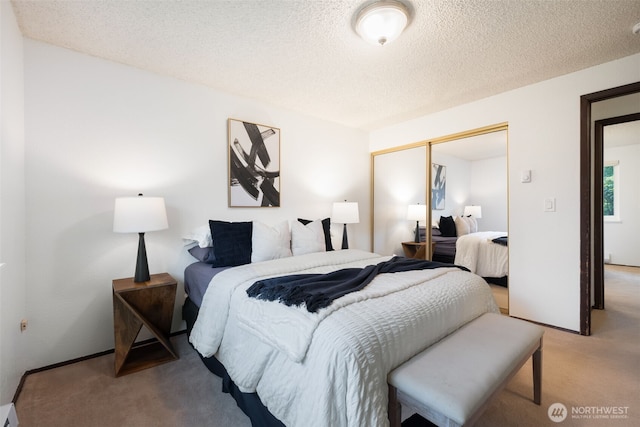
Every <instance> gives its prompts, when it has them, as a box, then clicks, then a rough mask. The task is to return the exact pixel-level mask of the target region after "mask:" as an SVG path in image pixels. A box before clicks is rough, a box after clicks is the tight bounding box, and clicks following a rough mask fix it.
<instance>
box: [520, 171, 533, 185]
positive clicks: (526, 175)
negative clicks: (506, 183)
mask: <svg viewBox="0 0 640 427" xmlns="http://www.w3.org/2000/svg"><path fill="white" fill-rule="evenodd" d="M520 182H531V170H530V169H528V170H523V171H522V174H521V175H520Z"/></svg>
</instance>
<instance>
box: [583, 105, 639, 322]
mask: <svg viewBox="0 0 640 427" xmlns="http://www.w3.org/2000/svg"><path fill="white" fill-rule="evenodd" d="M639 108H640V107H639ZM639 121H640V112H639V113H634V114H627V115H624V116H618V117H611V118H607V119H602V120H596V122H595V130H594V134H595V135H594V136H595V160H594V171H593V172H594V174H593V175H594V182H595V183H602V182H603V180H604V171H605V168H606V169H610V170H611V173H612V175H613V176H612V177H611V178H613V177H614V176H615V175H617V174H616V173H615V171H616V169H617V168H618V167H619V164H618V163H614V162H607V161H606V160H607V159H606V158H605V156H604V153H605V149H606V141H605V130H606V129H610V128H608V127H609V126H616V125H621V124H625V123H634V122H639ZM634 129H635V128H634ZM634 142H635V140H634ZM614 174H615V175H614ZM612 183H613V185H617V183H615V180H613V179H612ZM598 188H599V189H600V191H595V192H594V213H596V215H595V216H596V218H595V221H594V234H595V235H596V236H602V238H601V243H602V245H601V248H600V247H599V246H595V249H596V251H595V253H594V265H593V268H594V287H593V308H594V309H598V310H604V306H605V296H604V284H605V280H604V264H605V262H611V261H612V259H611V258H612V257H611V255H610V252H608V254H607V255H605V224H604V221H605V220H606V219H607V217H612V221H619V220H620V219H619V213H618V210H620V206H617V205H618V203H619V199H620V197H619V195H615V196H618V197H614V194H613V193H614V192H613V190H614V188H611V190H612V191H611V193H612V194H611V195H610V196H611V199H612V200H611V202H612V203H605V201H608V200H607V199H608V197H607V195H608V193H609V191H605V190H606V189H605V188H604V187H603V186H598ZM605 205H606V210H607V212H605ZM633 234H635V233H632V235H633Z"/></svg>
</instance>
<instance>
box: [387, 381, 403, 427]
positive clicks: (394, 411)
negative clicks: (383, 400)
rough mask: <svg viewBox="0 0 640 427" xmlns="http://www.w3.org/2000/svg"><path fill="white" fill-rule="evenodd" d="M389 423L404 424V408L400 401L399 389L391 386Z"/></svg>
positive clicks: (397, 425) (394, 425) (393, 426)
mask: <svg viewBox="0 0 640 427" xmlns="http://www.w3.org/2000/svg"><path fill="white" fill-rule="evenodd" d="M389 425H390V426H391V427H400V426H401V425H402V409H401V405H400V402H398V389H396V388H395V387H394V386H391V385H390V386H389Z"/></svg>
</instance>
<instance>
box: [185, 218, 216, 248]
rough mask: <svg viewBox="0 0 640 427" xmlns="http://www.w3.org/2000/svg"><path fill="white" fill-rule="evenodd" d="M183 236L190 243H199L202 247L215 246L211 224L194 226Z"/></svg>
mask: <svg viewBox="0 0 640 427" xmlns="http://www.w3.org/2000/svg"><path fill="white" fill-rule="evenodd" d="M182 238H183V239H184V240H188V241H189V243H191V242H196V243H198V246H200V247H201V248H210V247H212V246H213V239H212V238H211V228H209V224H207V225H203V226H202V227H198V228H194V229H193V230H191V232H190V233H187V234H185V235H184V236H182Z"/></svg>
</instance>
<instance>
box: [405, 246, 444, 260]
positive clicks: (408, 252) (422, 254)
mask: <svg viewBox="0 0 640 427" xmlns="http://www.w3.org/2000/svg"><path fill="white" fill-rule="evenodd" d="M435 246H436V242H432V243H431V252H430V253H429V256H427V243H426V242H402V250H403V251H404V256H406V257H407V258H416V259H431V258H432V257H433V250H434V249H435Z"/></svg>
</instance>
